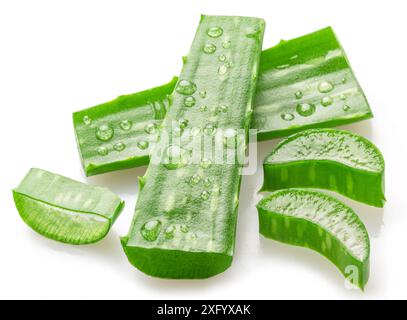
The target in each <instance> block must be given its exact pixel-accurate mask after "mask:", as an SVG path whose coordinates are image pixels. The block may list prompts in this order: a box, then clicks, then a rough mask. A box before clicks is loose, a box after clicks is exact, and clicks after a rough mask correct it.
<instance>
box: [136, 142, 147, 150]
mask: <svg viewBox="0 0 407 320" xmlns="http://www.w3.org/2000/svg"><path fill="white" fill-rule="evenodd" d="M148 145H149V144H148V141H145V140H141V141H139V142H137V147H138V148H139V149H141V150H146V149H147V148H148Z"/></svg>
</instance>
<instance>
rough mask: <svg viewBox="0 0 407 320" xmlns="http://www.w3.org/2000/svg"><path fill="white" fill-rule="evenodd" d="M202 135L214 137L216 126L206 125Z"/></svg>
mask: <svg viewBox="0 0 407 320" xmlns="http://www.w3.org/2000/svg"><path fill="white" fill-rule="evenodd" d="M203 131H204V133H205V134H206V135H208V136H211V135H214V134H215V132H216V126H215V125H214V124H212V123H208V124H207V125H206V126H205V128H204V130H203Z"/></svg>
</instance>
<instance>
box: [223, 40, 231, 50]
mask: <svg viewBox="0 0 407 320" xmlns="http://www.w3.org/2000/svg"><path fill="white" fill-rule="evenodd" d="M231 45H232V42H230V40H225V41H223V42H222V47H223V48H224V49H229V48H230V46H231Z"/></svg>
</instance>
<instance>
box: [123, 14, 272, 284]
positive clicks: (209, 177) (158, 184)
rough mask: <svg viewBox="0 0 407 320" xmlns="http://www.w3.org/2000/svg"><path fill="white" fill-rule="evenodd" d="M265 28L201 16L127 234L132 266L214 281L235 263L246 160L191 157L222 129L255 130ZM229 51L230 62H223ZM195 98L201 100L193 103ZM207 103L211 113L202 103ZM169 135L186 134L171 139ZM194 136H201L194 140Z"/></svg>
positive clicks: (258, 21)
mask: <svg viewBox="0 0 407 320" xmlns="http://www.w3.org/2000/svg"><path fill="white" fill-rule="evenodd" d="M264 27H265V24H264V21H263V20H262V19H257V18H248V17H222V16H202V18H201V21H200V24H199V27H198V30H197V33H196V36H195V39H194V41H193V44H192V47H191V50H190V53H189V55H188V57H187V58H186V62H185V64H184V67H183V69H182V73H181V76H180V79H181V80H179V82H178V84H177V86H176V89H175V91H174V93H173V97H172V99H173V105H172V106H171V108H170V109H169V111H168V113H167V115H166V117H165V119H164V122H163V125H162V127H163V128H162V130H161V133H160V140H159V143H158V144H157V145H156V147H155V148H154V150H153V155H152V161H151V162H150V164H149V167H148V169H147V173H146V175H145V177H144V178H143V179H142V180H141V186H142V189H141V191H140V193H139V196H138V200H137V206H136V210H135V215H134V219H133V222H132V225H131V227H130V230H129V233H128V235H127V236H125V237H123V238H122V245H123V248H124V251H125V253H126V255H127V257H128V259H129V261H130V263H131V264H133V265H134V266H135V267H136V268H138V269H139V270H141V271H142V272H144V273H146V274H148V275H151V276H155V277H162V278H177V279H181V278H182V279H196V278H207V277H210V276H214V275H216V274H218V273H221V272H223V271H224V270H226V269H227V268H228V267H229V266H230V265H231V263H232V258H233V252H234V244H235V232H236V220H237V208H238V197H239V189H240V180H241V176H240V174H241V170H242V165H241V163H239V162H236V163H228V162H226V161H224V162H223V159H220V160H222V161H216V162H215V161H214V160H212V159H211V158H208V159H206V158H205V157H206V156H205V157H198V158H199V159H200V160H202V161H200V162H196V161H194V160H193V159H192V161H191V158H190V155H191V151H192V150H193V149H194V148H195V147H196V146H197V147H198V149H200V148H201V145H200V144H198V141H201V139H202V140H204V139H208V140H209V141H210V142H211V144H206V145H205V146H203V147H202V148H203V150H202V151H203V154H205V153H206V151H208V150H210V151H212V150H213V149H211V148H212V146H213V145H212V142H213V141H215V140H216V141H217V140H218V139H217V137H218V133H219V132H223V131H227V132H229V133H230V132H231V131H234V130H236V131H238V130H241V131H243V135H246V134H247V132H248V129H249V123H250V117H251V115H252V99H253V96H254V92H255V86H256V80H257V79H256V77H257V73H258V65H259V61H260V54H261V44H262V39H263V32H264ZM223 46H224V47H226V48H224V49H222V48H223ZM214 47H215V48H216V49H215V51H216V53H215V52H214V51H213V49H214ZM221 54H225V55H227V57H228V58H227V61H219V59H218V56H219V55H221ZM221 60H222V59H221ZM191 97H192V98H191ZM193 100H196V101H197V103H196V104H195V105H192V106H191V103H190V102H191V101H193ZM204 101H205V104H206V105H207V106H208V110H206V109H205V110H203V109H202V108H201V105H202V104H203V103H204ZM212 108H213V109H212ZM218 111H219V112H218ZM174 123H175V124H176V125H175V126H174V125H173V124H174ZM189 129H191V130H190V131H189ZM183 130H184V131H185V132H184V133H182V131H183ZM180 131H181V132H180ZM187 131H189V133H187ZM164 133H169V134H170V135H171V136H172V135H175V136H177V135H181V139H180V141H178V139H173V140H171V139H169V141H167V140H164V139H163V134H164ZM190 134H191V135H193V136H195V137H198V139H194V140H193V141H192V144H191V143H190V142H189V141H190V140H189V137H190V136H191V135H190ZM184 138H185V139H184ZM239 141H240V143H239V146H240V147H239V148H236V150H235V151H237V153H241V152H242V150H243V152H244V147H245V143H246V142H245V137H243V140H241V139H239ZM216 145H217V146H219V145H220V146H222V149H221V151H222V152H223V151H224V152H226V153H229V151H233V149H229V147H231V146H229V145H228V144H226V145H223V141H222V140H220V144H216ZM222 152H221V153H222ZM157 159H161V160H160V161H157ZM153 160H154V161H153Z"/></svg>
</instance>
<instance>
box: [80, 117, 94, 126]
mask: <svg viewBox="0 0 407 320" xmlns="http://www.w3.org/2000/svg"><path fill="white" fill-rule="evenodd" d="M82 121H83V123H84V124H85V125H87V126H88V125H90V124H91V123H92V119H91V118H89V117H88V116H84V117H83V119H82Z"/></svg>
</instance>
